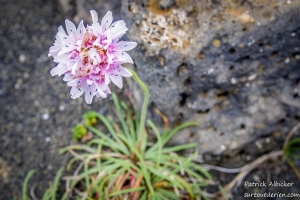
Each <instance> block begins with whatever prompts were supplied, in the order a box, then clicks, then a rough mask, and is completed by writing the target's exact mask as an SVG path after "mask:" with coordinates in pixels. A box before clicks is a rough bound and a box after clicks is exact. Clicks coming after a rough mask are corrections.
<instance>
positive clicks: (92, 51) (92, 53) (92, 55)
mask: <svg viewBox="0 0 300 200" xmlns="http://www.w3.org/2000/svg"><path fill="white" fill-rule="evenodd" d="M88 54H89V57H90V58H92V59H94V64H98V63H100V62H101V59H100V56H99V54H98V53H97V51H96V49H94V48H91V49H90V50H89V52H88Z"/></svg>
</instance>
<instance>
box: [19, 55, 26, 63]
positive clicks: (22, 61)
mask: <svg viewBox="0 0 300 200" xmlns="http://www.w3.org/2000/svg"><path fill="white" fill-rule="evenodd" d="M25 60H26V56H25V55H24V54H21V55H20V56H19V61H20V63H24V62H25Z"/></svg>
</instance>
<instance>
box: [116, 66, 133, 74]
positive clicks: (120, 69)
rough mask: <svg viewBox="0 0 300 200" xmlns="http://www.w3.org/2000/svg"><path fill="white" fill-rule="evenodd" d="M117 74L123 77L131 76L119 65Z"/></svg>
mask: <svg viewBox="0 0 300 200" xmlns="http://www.w3.org/2000/svg"><path fill="white" fill-rule="evenodd" d="M118 74H119V75H121V76H124V77H130V76H132V73H131V72H130V71H128V70H127V69H125V68H124V67H122V66H121V65H119V67H118Z"/></svg>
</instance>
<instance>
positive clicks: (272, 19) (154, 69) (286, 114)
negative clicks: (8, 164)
mask: <svg viewBox="0 0 300 200" xmlns="http://www.w3.org/2000/svg"><path fill="white" fill-rule="evenodd" d="M142 2H143V3H144V4H143V3H141V2H137V1H134V0H127V1H126V2H125V3H123V6H122V11H123V15H124V17H125V21H126V22H127V25H128V26H129V27H130V30H129V35H128V37H129V38H130V39H131V40H135V41H137V42H138V43H139V44H140V45H139V47H138V49H136V50H135V51H133V52H131V54H130V55H131V56H132V57H133V58H134V60H135V67H136V70H137V72H138V74H139V76H140V77H141V78H142V79H143V80H144V81H145V82H146V83H147V85H148V87H149V90H150V94H151V97H150V102H151V106H152V107H153V106H154V107H157V108H159V109H160V110H161V111H162V112H163V113H165V114H166V116H167V117H168V118H169V120H170V121H171V122H172V123H173V125H176V124H178V123H182V122H185V121H188V120H189V121H197V122H199V126H198V127H196V128H193V129H190V132H189V133H187V132H186V131H185V132H182V133H180V134H178V135H177V136H175V139H174V140H173V142H174V143H186V142H188V141H189V140H191V139H192V140H193V141H196V142H198V144H199V146H198V148H199V151H200V152H211V153H214V154H220V153H223V154H228V153H230V154H231V153H232V152H234V151H233V150H234V149H235V150H238V149H241V148H242V147H244V145H245V144H247V143H249V142H252V141H254V142H255V141H256V140H257V139H258V138H260V137H262V136H268V135H270V136H272V135H276V134H277V133H279V135H278V134H277V137H279V138H282V137H283V136H285V135H286V133H287V132H288V131H289V130H290V129H291V128H292V127H293V126H294V125H295V124H296V123H297V121H299V114H300V112H299V107H300V98H299V89H300V88H299V84H300V83H299V81H300V70H299V64H300V59H299V58H300V51H299V48H300V1H280V0H271V1H231V0H227V1H205V2H204V1H193V0H190V1H180V0H177V1H175V4H174V6H172V7H171V8H169V9H167V10H166V9H163V8H161V7H160V6H159V4H158V3H157V2H156V1H142ZM160 2H162V1H160ZM128 23H129V24H128ZM135 87H136V86H134V85H133V86H132V88H135ZM135 96H136V99H137V101H138V100H139V99H140V93H138V94H137V95H135ZM149 111H150V112H149V117H151V118H152V119H153V120H158V117H157V116H156V115H155V114H154V113H151V110H149ZM186 134H188V135H191V137H192V138H190V137H187V136H186Z"/></svg>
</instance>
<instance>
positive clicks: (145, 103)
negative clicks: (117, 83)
mask: <svg viewBox="0 0 300 200" xmlns="http://www.w3.org/2000/svg"><path fill="white" fill-rule="evenodd" d="M128 70H129V71H130V72H131V73H132V75H133V78H134V80H135V81H136V82H137V84H139V85H140V87H141V88H142V89H143V91H144V94H145V99H144V102H143V107H142V112H141V121H140V127H139V132H138V137H139V138H140V135H143V134H145V133H144V128H145V120H146V113H147V106H148V102H149V91H148V88H147V86H146V85H145V84H144V83H143V82H142V81H141V79H140V78H139V77H138V75H137V74H136V73H135V72H134V71H133V70H131V69H128ZM139 141H140V140H139Z"/></svg>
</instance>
